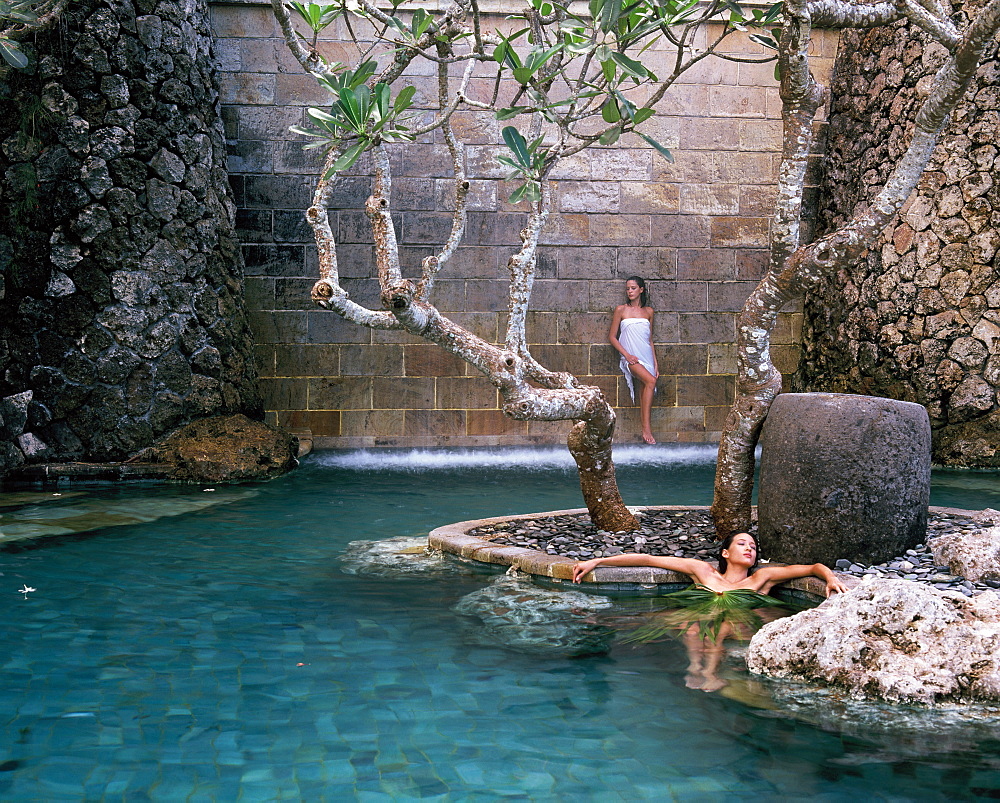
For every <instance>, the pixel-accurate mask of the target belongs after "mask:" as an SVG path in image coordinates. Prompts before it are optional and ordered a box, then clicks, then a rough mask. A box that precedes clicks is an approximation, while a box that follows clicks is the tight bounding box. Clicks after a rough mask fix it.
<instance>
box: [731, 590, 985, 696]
mask: <svg viewBox="0 0 1000 803" xmlns="http://www.w3.org/2000/svg"><path fill="white" fill-rule="evenodd" d="M746 659H747V666H748V667H749V668H750V671H752V672H756V673H759V674H765V675H771V676H776V677H792V678H798V679H803V680H813V681H816V680H819V681H824V682H826V683H828V684H831V685H833V686H836V687H840V688H842V689H845V690H846V691H847V692H849V693H850V694H851V695H853V696H856V697H868V698H877V699H882V700H887V701H891V702H901V703H926V704H933V703H947V702H958V701H966V700H980V701H997V700H1000V596H998V595H997V594H994V593H984V594H980V595H978V596H975V597H966V596H963V595H962V594H957V593H954V592H950V591H939V590H937V589H934V588H930V587H928V586H926V585H924V584H920V583H913V582H909V581H906V580H874V581H871V582H868V583H864V584H862V585H860V586H859V587H858V588H856V589H854V590H852V591H850V592H848V593H846V594H839V595H836V596H834V597H833V598H831V599H830V600H828V601H826V602H825V603H823V604H822V605H820V606H819V607H818V608H814V609H812V610H809V611H803V612H802V613H799V614H796V615H794V616H790V617H788V618H785V619H779V620H778V621H776V622H771V623H769V624H766V625H765V626H764V627H763V628H761V629H760V631H759V632H758V633H757V634H755V635H754V637H753V639H752V640H751V642H750V645H749V647H748V648H747V654H746Z"/></svg>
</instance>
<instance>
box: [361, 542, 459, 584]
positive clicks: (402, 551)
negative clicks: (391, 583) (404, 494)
mask: <svg viewBox="0 0 1000 803" xmlns="http://www.w3.org/2000/svg"><path fill="white" fill-rule="evenodd" d="M341 560H342V563H341V569H342V570H343V571H344V572H345V573H346V574H358V575H365V576H369V577H407V576H410V577H412V576H415V575H436V574H468V573H469V571H470V569H469V566H468V565H463V564H462V563H461V562H460V561H457V560H454V559H452V558H449V557H448V556H447V555H446V554H445V553H444V552H441V551H439V550H436V549H431V548H430V547H428V546H427V536H405V535H402V536H399V537H397V538H383V539H382V540H380V541H351V542H350V543H349V544H348V545H347V549H346V550H344V556H343V558H342V559H341Z"/></svg>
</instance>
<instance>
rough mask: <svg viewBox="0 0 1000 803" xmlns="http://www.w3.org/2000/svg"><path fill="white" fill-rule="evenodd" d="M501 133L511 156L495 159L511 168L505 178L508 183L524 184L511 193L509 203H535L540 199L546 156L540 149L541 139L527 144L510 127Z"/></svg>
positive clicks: (502, 155)
mask: <svg viewBox="0 0 1000 803" xmlns="http://www.w3.org/2000/svg"><path fill="white" fill-rule="evenodd" d="M501 133H502V134H503V141H504V143H505V144H506V145H507V148H508V150H510V153H511V155H510V156H507V155H506V154H501V155H500V156H498V157H497V159H498V160H499V161H500V163H501V164H505V165H507V167H509V168H511V172H510V173H509V174H508V176H507V180H508V181H513V180H521V181H523V182H524V183H523V184H520V185H518V186H517V187H516V188H515V189H514V192H513V193H511V196H510V198H509V200H510V202H511V203H512V204H516V203H520V202H521V201H523V200H527V201H530V202H532V203H535V202H537V201H538V200H540V199H541V197H542V184H541V178H542V171H543V170H544V168H545V157H546V156H547V152H546V150H545V149H544V148H542V139H543V137H538V138H537V139H534V140H532V141H531V142H528V141H527V140H526V139H525V138H524V137H523V136H522V135H521V132H520V131H518V130H517V129H516V128H514V126H511V125H509V126H507V127H506V128H504V130H503V131H502V132H501Z"/></svg>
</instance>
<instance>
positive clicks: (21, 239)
mask: <svg viewBox="0 0 1000 803" xmlns="http://www.w3.org/2000/svg"><path fill="white" fill-rule="evenodd" d="M211 41H212V40H211V29H210V27H209V24H208V9H207V7H206V6H205V5H204V4H203V3H200V2H197V0H181V1H180V2H173V0H135V2H131V0H74V2H73V3H71V4H70V5H69V7H68V8H67V10H66V11H65V12H64V14H63V16H62V18H61V19H60V22H59V24H58V25H57V26H56V27H55V29H54V30H52V31H51V32H49V33H46V34H44V35H40V36H38V37H37V38H36V39H35V40H34V42H33V43H32V46H31V56H32V64H31V67H30V68H29V70H28V71H26V72H24V73H21V72H14V71H10V70H8V71H7V72H6V74H5V75H3V76H2V77H0V168H2V169H0V175H2V187H0V279H2V281H0V396H3V397H5V398H4V399H3V403H2V404H0V414H2V423H0V447H2V450H3V453H2V454H0V469H2V468H4V467H13V466H17V465H18V464H19V463H21V462H23V461H24V460H25V459H27V460H29V461H41V460H68V459H85V460H116V459H122V458H125V457H127V456H129V455H130V454H132V453H134V452H135V451H136V450H138V449H140V448H142V447H145V446H148V445H150V444H151V443H152V442H153V441H154V440H155V439H156V438H157V437H158V436H160V435H162V434H164V433H166V432H168V431H170V430H172V429H173V428H174V427H176V426H178V425H180V424H183V423H185V422H187V421H190V420H192V419H197V418H202V417H205V416H208V415H213V414H217V413H228V412H245V413H249V414H251V415H258V416H260V415H262V414H263V411H262V409H261V408H260V400H259V396H258V394H257V387H256V369H255V366H254V361H253V356H252V350H251V349H252V344H251V338H250V334H249V329H248V325H247V316H246V310H245V307H244V302H243V285H242V262H241V254H240V250H239V244H238V243H237V241H236V240H235V239H234V236H233V218H234V207H233V203H232V199H231V196H230V195H229V187H228V181H227V174H226V172H225V158H226V154H225V144H224V139H223V133H222V126H221V118H220V112H219V106H218V90H217V86H216V84H215V77H214V72H213V71H214V63H213V59H212V55H211Z"/></svg>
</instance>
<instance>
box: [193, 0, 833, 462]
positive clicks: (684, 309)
mask: <svg viewBox="0 0 1000 803" xmlns="http://www.w3.org/2000/svg"><path fill="white" fill-rule="evenodd" d="M212 9H213V23H214V27H215V32H216V35H217V36H218V42H217V52H218V54H219V62H220V69H221V70H222V83H221V86H222V94H223V102H224V104H225V107H224V120H225V125H226V136H227V141H228V144H229V153H230V158H229V169H230V173H231V175H232V181H233V187H234V190H235V195H236V199H237V204H238V210H237V221H238V234H239V237H240V239H241V241H242V243H243V251H244V255H245V259H246V265H247V296H248V304H249V306H250V308H251V315H252V326H253V330H254V333H255V338H256V352H257V358H258V366H259V368H260V372H261V377H262V379H261V388H262V392H263V395H264V398H265V405H266V407H267V409H268V411H269V415H270V416H271V417H272V418H273V420H274V421H276V422H277V423H281V424H282V425H285V426H291V427H303V428H308V429H310V430H311V431H312V434H313V436H314V437H315V439H316V443H317V444H318V445H320V446H324V445H326V446H334V445H335V446H363V445H376V444H378V445H427V444H431V443H452V444H468V445H474V444H484V445H485V444H515V443H532V442H557V441H562V440H564V438H565V435H566V432H567V424H566V423H565V422H523V421H513V420H511V419H508V418H506V417H504V415H503V414H502V413H501V412H500V410H499V409H498V404H497V395H496V392H495V390H494V389H493V387H492V386H491V385H490V384H489V383H488V382H487V381H486V380H485V379H484V378H482V377H481V376H480V375H479V374H478V373H476V372H475V371H473V370H472V369H470V368H469V367H468V366H466V365H465V364H464V363H462V362H461V361H459V360H458V359H456V358H454V357H452V356H451V355H449V354H447V353H445V352H444V351H442V350H441V349H440V348H438V347H437V346H434V345H431V344H427V343H424V342H422V341H419V340H417V339H415V338H412V337H410V336H409V335H405V334H400V333H393V332H389V333H386V332H372V331H369V330H367V329H363V328H361V327H358V326H355V325H352V324H349V323H346V322H344V321H343V320H341V319H340V318H339V317H337V316H336V315H335V314H334V313H332V312H328V311H324V310H321V309H319V308H317V307H315V306H313V305H312V303H311V302H310V300H309V289H310V287H311V286H312V284H313V282H314V281H315V279H316V276H317V268H316V255H315V248H314V246H313V243H312V238H311V233H310V231H309V229H308V228H307V226H306V224H305V222H304V219H303V210H304V209H305V208H306V207H307V206H308V205H309V201H310V195H311V188H312V184H313V178H314V176H315V171H316V161H315V158H313V157H312V156H310V152H307V153H303V151H302V147H301V146H302V144H303V140H302V139H301V138H298V137H296V136H295V135H293V134H291V133H289V131H288V127H289V126H291V125H301V124H302V123H303V122H304V111H305V108H306V107H308V106H310V105H315V106H320V107H322V106H326V105H329V103H330V98H329V96H328V95H326V94H325V93H324V92H322V91H321V90H319V89H318V88H317V87H316V85H315V82H314V81H313V80H312V79H310V78H309V77H308V76H305V75H303V74H302V73H301V70H300V69H299V67H298V65H297V64H296V63H295V62H294V61H293V60H292V59H291V57H290V56H288V55H287V54H286V52H285V47H284V44H283V43H282V41H281V40H280V38H279V35H278V30H277V27H276V25H275V23H274V20H273V18H272V15H271V12H270V8H269V7H268V6H261V5H252V4H239V5H237V4H231V3H216V4H214V5H213V7H212ZM490 24H491V25H498V26H500V25H504V24H509V23H504V21H503V17H502V16H496V17H494V18H492V19H491V21H490ZM345 38H346V31H344V30H343V29H339V30H338V31H337V32H336V33H335V35H334V36H333V37H332V38H331V40H330V41H327V42H326V43H325V44H323V45H322V47H323V48H324V52H325V53H326V54H327V55H328V57H330V58H333V59H336V60H339V61H345V62H346V61H350V60H351V59H352V57H353V56H352V53H351V51H350V50H349V48H348V46H347V44H346V43H345V41H344V39H345ZM835 43H836V37H835V35H833V34H831V33H826V32H820V35H819V36H818V37H817V40H816V45H815V49H816V53H815V55H816V59H817V65H818V68H819V70H820V71H821V72H823V71H825V70H827V69H829V67H830V66H831V65H832V57H833V54H834V49H835ZM732 47H733V50H735V51H737V52H739V53H740V54H742V55H747V54H757V55H759V54H760V51H759V50H758V49H757V46H756V45H754V44H753V43H750V42H749V41H748V40H746V39H745V38H743V39H740V40H739V41H738V42H734V44H733V46H732ZM647 55H648V56H649V57H650V58H652V59H653V60H654V61H661V62H664V63H665V62H666V61H667V59H668V58H669V56H670V54H669V53H668V52H666V51H656V52H649V53H648V54H647ZM419 69H420V70H422V71H423V72H421V73H420V74H417V73H414V74H413V75H411V76H410V78H411V79H412V80H413V81H414V82H415V83H416V84H417V86H418V97H419V96H426V95H428V94H429V93H432V92H433V91H434V90H433V87H434V81H435V79H434V76H433V73H432V72H431V71H430V70H429V69H428V65H426V64H425V65H422V66H421V67H420V68H419ZM492 86H493V79H492V77H490V75H489V72H488V71H485V72H484V73H483V76H482V77H481V78H479V79H477V83H476V86H474V87H473V92H474V93H475V92H480V91H482V92H492ZM661 108H662V111H663V112H664V114H663V116H662V117H660V118H657V119H656V121H655V125H654V126H652V127H651V128H650V129H649V132H650V134H651V135H652V136H654V137H657V138H658V139H659V140H660V141H661V142H663V143H664V144H665V145H667V146H668V147H669V148H670V149H671V150H672V151H673V152H674V154H675V158H676V161H675V162H674V163H673V164H670V163H668V162H667V161H665V160H663V159H662V158H661V157H659V156H658V155H656V153H655V152H654V151H653V150H652V149H651V148H649V147H648V146H646V145H645V144H644V143H642V142H641V141H639V140H637V139H628V140H626V141H623V142H622V143H621V144H620V145H619V146H617V147H609V148H593V149H591V150H588V151H585V152H583V153H580V154H579V155H577V156H576V157H574V158H572V159H571V160H569V161H568V163H567V164H565V165H563V166H561V167H560V168H559V173H558V174H557V175H556V177H555V178H556V181H555V185H554V191H555V193H554V196H555V202H554V205H553V214H552V215H551V217H550V221H549V225H548V229H547V231H546V233H545V234H544V236H543V243H544V245H543V247H542V248H541V249H540V252H539V263H538V264H539V270H538V279H537V281H536V282H535V286H534V293H533V296H532V305H531V307H532V312H531V314H530V317H529V325H528V336H529V341H530V343H531V348H532V353H533V354H534V355H535V356H536V357H537V358H538V359H539V360H540V361H541V362H542V363H543V364H544V365H545V366H547V367H548V368H551V369H554V370H567V371H571V372H573V373H574V374H576V375H577V376H578V377H580V379H581V380H582V381H583V382H586V383H589V384H594V385H598V386H599V387H601V388H602V390H603V391H604V392H605V394H606V395H607V397H608V398H609V400H610V401H611V403H612V404H613V405H615V406H616V407H618V408H619V428H618V434H619V438H620V439H631V440H636V439H638V434H639V421H638V409H637V408H635V407H633V406H632V403H631V400H630V399H629V396H628V390H627V388H626V386H625V383H624V380H623V378H622V376H621V373H620V372H619V370H618V359H617V353H616V352H615V351H614V349H613V348H612V347H611V346H610V345H609V344H608V342H607V330H608V325H609V323H610V317H611V311H612V309H613V308H614V306H615V305H616V304H619V303H621V302H622V301H623V300H624V299H623V295H624V293H623V287H624V282H625V279H626V278H627V277H628V276H630V275H632V274H638V275H641V276H643V277H645V278H647V279H648V280H649V285H650V291H651V296H652V303H653V306H654V307H655V309H656V311H657V314H656V323H655V328H654V341H655V346H656V350H657V354H658V360H659V365H660V370H661V374H662V376H661V379H660V382H659V387H658V393H657V396H656V399H655V401H654V407H653V416H652V418H653V431H654V434H655V435H656V436H657V438H658V439H659V440H661V441H712V440H715V439H717V438H718V434H719V431H720V430H721V427H722V424H723V420H724V418H725V415H726V413H727V411H728V408H729V405H730V403H731V401H732V397H733V392H734V386H735V380H734V374H735V354H734V348H733V342H734V340H735V334H736V332H735V314H736V311H738V310H739V309H740V307H741V306H742V304H743V301H744V300H745V298H746V296H747V295H748V294H749V292H750V291H751V290H752V289H753V287H754V286H755V285H756V282H757V280H758V279H759V278H760V276H761V275H762V272H763V269H764V266H765V264H766V251H765V249H766V246H767V242H768V233H769V215H770V214H771V202H772V199H773V183H774V176H775V173H776V169H777V162H778V153H777V151H778V150H779V148H780V127H781V126H780V119H779V118H780V101H779V99H778V95H777V87H776V84H775V82H774V78H773V65H771V64H763V65H760V64H746V63H742V64H740V63H735V62H726V61H721V60H711V61H706V62H703V63H702V65H700V66H699V67H698V68H697V69H696V70H694V71H692V72H691V73H689V74H688V75H686V76H685V77H684V78H683V79H682V82H681V83H680V84H678V85H677V86H675V87H674V88H673V89H672V90H671V91H670V93H669V94H668V98H667V101H666V102H665V103H664V104H663V106H662V107H661ZM503 125H505V123H498V122H497V121H495V120H489V119H484V118H483V117H480V116H478V115H476V116H474V115H472V114H464V113H463V114H461V115H459V116H458V119H457V120H456V127H457V128H458V129H459V130H460V132H461V133H462V135H463V138H464V139H465V141H466V143H467V145H466V148H465V155H466V158H467V161H468V165H469V166H470V173H471V178H472V194H473V197H474V201H473V204H472V208H471V212H470V214H469V225H468V234H467V236H466V239H465V242H464V244H463V246H462V247H460V248H459V250H458V253H457V255H456V257H455V258H454V259H453V261H452V262H451V263H449V266H448V269H447V271H446V273H445V274H444V275H442V277H441V279H439V281H438V283H437V295H436V299H435V301H436V303H437V304H438V306H439V308H440V309H441V311H442V312H443V313H445V314H446V315H448V316H449V317H451V318H453V319H454V320H456V321H457V322H459V323H461V324H462V325H464V326H466V327H468V328H470V329H471V330H472V331H474V332H475V333H477V334H479V335H480V336H482V337H484V338H486V339H487V340H490V341H493V342H497V341H498V340H499V341H502V339H503V336H504V327H505V321H506V308H507V282H506V276H507V273H506V263H507V258H508V257H509V255H510V254H511V253H512V251H513V250H514V249H515V248H516V247H517V245H518V244H519V239H518V232H519V231H520V229H521V228H522V227H523V225H524V222H525V219H526V208H525V207H524V206H511V205H510V204H508V203H507V202H506V201H505V199H506V198H507V196H508V195H509V194H510V192H511V190H512V187H511V186H510V185H508V184H505V183H504V182H502V181H501V180H500V179H501V178H502V176H503V175H504V170H503V168H502V166H501V165H500V164H499V163H498V162H497V161H496V159H495V153H496V150H495V146H496V144H497V143H498V142H500V141H501V140H500V128H501V127H502V126H503ZM311 153H312V154H315V152H311ZM392 165H393V169H394V181H393V199H392V205H393V209H394V212H395V215H394V220H395V222H396V227H397V232H398V234H399V237H400V241H401V243H402V258H403V264H404V270H406V271H408V272H409V273H410V275H412V274H413V273H414V272H415V270H416V268H417V267H418V266H419V260H420V259H421V258H422V257H423V256H425V255H427V254H429V253H431V252H432V249H434V248H435V246H437V247H440V245H441V244H442V243H443V242H444V240H445V239H446V237H447V233H448V231H449V227H450V217H449V215H448V208H449V197H450V194H451V193H452V192H453V190H452V183H451V180H450V179H449V177H448V176H449V170H450V168H449V166H450V158H449V156H448V154H447V150H446V148H445V145H444V143H443V141H442V139H441V137H440V135H439V134H436V135H430V136H428V137H426V138H424V139H422V140H420V141H418V142H415V143H413V144H409V145H406V146H401V147H398V148H396V149H395V150H394V151H393V153H392ZM356 173H357V174H356V175H352V176H348V177H346V178H344V179H343V180H341V181H340V182H339V184H338V186H337V189H336V191H335V193H334V201H333V206H334V209H333V211H332V222H333V227H334V231H335V232H336V233H337V236H338V241H339V263H340V268H341V272H342V275H343V276H344V277H345V279H344V284H345V286H346V288H347V289H348V290H349V291H350V292H351V295H352V298H354V299H355V300H356V301H359V302H360V303H363V304H367V305H369V306H377V305H378V295H377V285H376V281H375V279H374V278H373V277H374V260H373V254H372V246H371V233H370V231H369V228H368V224H367V220H366V218H365V215H364V213H363V204H364V201H365V199H366V197H367V195H368V193H369V191H370V179H369V177H368V175H367V174H366V170H365V168H364V166H359V168H358V169H357V171H356ZM799 323H800V315H799V314H798V313H797V312H796V311H795V310H789V311H786V312H785V313H784V314H782V315H781V317H780V320H779V323H778V327H777V330H776V333H775V341H774V342H775V347H774V350H773V353H774V357H775V360H776V362H777V364H778V366H779V367H780V368H781V369H782V370H784V371H786V372H788V371H793V370H794V369H795V366H796V364H797V360H798V354H799V351H798V345H797V344H798V340H799Z"/></svg>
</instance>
